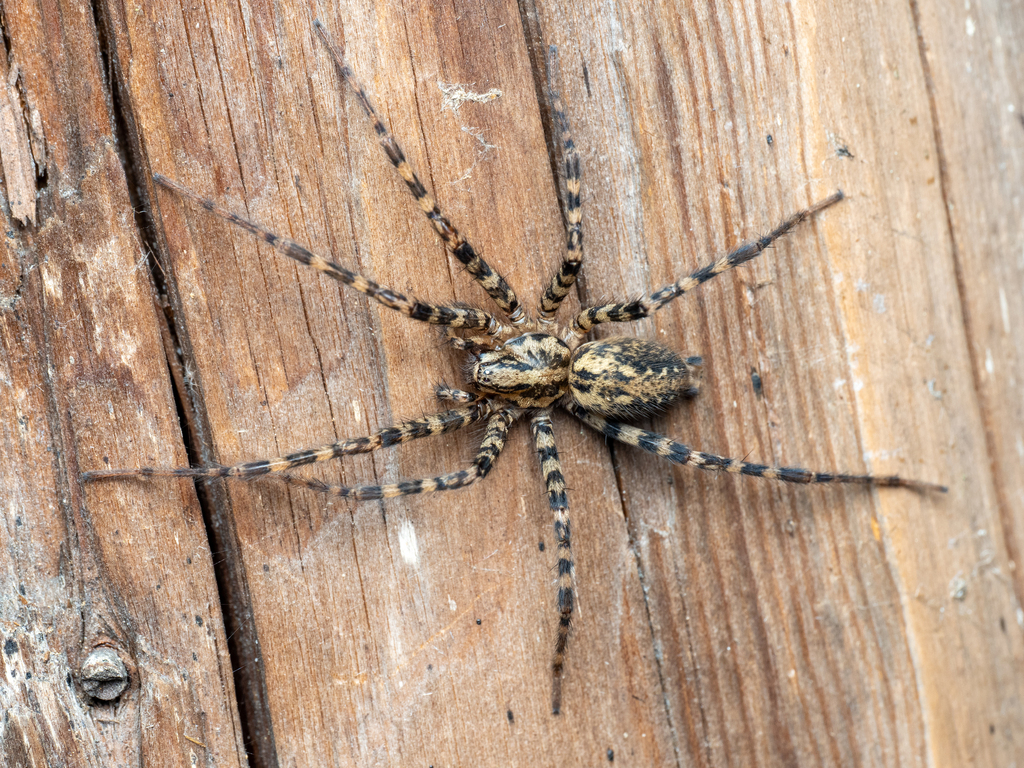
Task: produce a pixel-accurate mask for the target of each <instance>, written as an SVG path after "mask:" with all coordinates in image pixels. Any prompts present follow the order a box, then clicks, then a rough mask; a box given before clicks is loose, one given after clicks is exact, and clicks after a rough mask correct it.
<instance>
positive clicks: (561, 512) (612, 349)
mask: <svg viewBox="0 0 1024 768" xmlns="http://www.w3.org/2000/svg"><path fill="white" fill-rule="evenodd" d="M313 26H314V28H315V29H316V31H317V33H318V34H319V35H320V37H321V38H322V40H323V43H324V45H325V46H326V48H327V50H328V52H329V53H330V56H331V58H332V59H333V62H334V64H335V66H336V68H337V70H338V72H339V73H340V75H341V77H342V79H344V80H345V82H346V83H348V85H349V87H350V88H351V89H352V91H353V92H354V94H355V97H356V99H357V100H358V101H359V104H360V106H361V107H362V109H363V111H364V112H365V113H366V115H367V117H368V118H369V119H370V121H371V122H372V124H373V130H374V131H375V133H376V134H377V138H378V139H379V141H380V144H381V146H382V147H383V149H384V153H385V154H386V155H387V158H388V160H390V161H391V163H392V165H394V167H395V168H396V169H397V171H398V173H399V174H400V175H401V177H402V179H403V180H404V181H405V183H406V185H407V186H408V187H409V191H410V192H411V193H412V196H413V197H414V198H415V200H416V202H417V203H419V206H420V208H421V209H422V210H423V213H424V214H426V217H427V219H428V220H429V221H430V223H431V225H432V226H433V228H434V230H435V232H437V234H438V235H439V236H440V237H441V239H442V240H443V241H444V243H445V245H446V246H447V247H448V249H449V250H451V252H452V254H453V255H454V256H455V258H457V259H458V260H459V261H460V262H462V264H463V265H464V266H465V267H466V269H467V271H468V272H469V274H470V275H471V276H472V277H473V279H474V280H476V281H477V282H478V283H479V284H480V285H481V287H482V288H483V289H484V290H485V291H486V292H487V295H488V296H489V297H490V298H491V300H492V301H493V302H494V304H495V305H496V307H497V308H498V310H499V313H497V314H495V313H493V312H490V311H486V310H483V309H477V308H471V307H465V306H461V305H445V304H431V303H427V302H422V301H418V300H416V299H412V298H409V297H407V296H405V295H403V294H401V293H399V292H397V291H394V290H392V289H390V288H386V287H384V286H382V285H380V284H378V283H376V282H374V281H373V280H370V279H369V278H366V277H364V276H362V275H359V274H356V273H355V272H352V271H350V270H348V269H346V268H345V267H343V266H341V265H339V264H335V263H333V262H331V261H328V260H327V259H324V258H323V257H321V256H317V255H316V254H314V253H312V252H311V251H309V250H307V249H306V248H304V247H303V246H301V245H299V244H298V243H296V242H293V241H292V240H289V239H287V238H284V237H281V236H279V235H276V234H274V233H273V232H271V231H269V230H268V229H266V228H265V227H263V226H261V225H259V224H256V223H254V222H252V221H249V220H247V219H244V218H242V217H241V216H238V215H236V214H234V213H231V212H230V211H227V210H225V209H223V208H221V207H219V206H218V205H216V204H215V203H214V202H213V201H212V200H208V199H205V198H202V197H200V196H199V195H197V194H196V193H194V192H192V191H190V190H188V189H187V188H185V187H184V186H182V185H181V184H179V183H177V182H175V181H172V180H170V179H168V178H166V177H165V176H162V175H159V174H156V175H154V177H153V180H154V181H155V182H156V183H157V184H158V185H159V186H161V187H164V188H165V189H168V190H171V191H173V192H175V193H177V194H178V195H180V196H182V197H184V198H187V199H190V200H192V201H194V202H195V203H196V204H198V205H200V206H202V207H203V208H205V209H206V210H207V211H209V212H211V213H213V214H215V215H216V216H219V217H221V218H222V219H225V220H226V221H228V222H231V223H232V224H234V225H236V226H239V227H241V228H242V229H245V230H247V231H248V232H251V233H252V234H253V235H255V236H256V237H259V238H260V239H262V240H263V241H265V242H266V243H268V244H269V245H271V246H273V247H274V248H275V249H277V250H278V251H280V252H281V253H282V254H284V255H285V256H288V257H290V258H292V259H295V260H296V261H298V262H300V263H301V264H305V265H307V266H310V267H312V268H313V269H317V270H319V271H321V272H323V273H325V274H326V275H327V276H329V277H332V278H334V279H336V280H339V281H341V282H342V283H344V284H345V285H348V286H350V287H352V288H354V289H355V290H357V291H359V292H360V293H363V294H365V295H366V296H369V297H370V298H372V299H374V300H375V301H377V302H379V303H380V304H382V305H384V306H385V307H387V308H388V309H393V310H395V311H396V312H400V313H402V314H403V315H406V316H407V317H411V318H412V319H414V320H419V321H421V322H425V323H430V324H433V325H438V326H441V327H442V328H443V329H444V338H445V341H446V343H448V344H450V345H451V346H452V347H454V348H455V349H456V350H460V351H462V352H465V353H467V354H468V355H469V358H470V362H471V368H470V369H469V370H470V371H471V372H470V384H469V389H466V390H462V389H454V388H451V387H448V386H445V385H439V386H438V387H437V388H436V394H437V397H438V398H439V399H440V400H442V401H448V402H451V403H454V404H455V405H456V407H454V408H452V409H450V410H447V411H443V412H441V413H437V414H434V415H432V416H427V417H426V418H422V419H413V420H410V421H403V422H400V423H398V424H395V425H392V426H389V427H384V428H383V429H380V430H378V431H377V432H375V433H374V434H372V435H369V436H367V437H354V438H348V439H344V440H338V441H336V442H333V443H330V444H327V445H322V446H318V447H315V448H308V449H306V450H302V451H298V452H296V453H290V454H288V455H285V456H279V457H277V458H271V459H260V460H257V461H249V462H245V463H242V464H236V465H234V466H230V467H228V466H205V467H190V468H180V469H159V468H153V467H143V468H139V469H104V470H95V471H91V472H85V473H84V474H83V479H84V480H98V479H101V478H123V477H132V476H142V477H152V476H158V475H160V476H173V477H192V478H216V477H221V478H235V479H240V480H253V479H256V478H274V479H277V480H279V481H281V482H284V483H288V484H290V485H294V486H299V487H303V488H309V489H312V490H314V491H318V492H320V493H323V494H326V495H329V496H337V497H344V498H350V499H356V500H366V499H386V498H393V497H396V496H406V495H409V494H416V493H430V492H433V491H448V490H453V489H455V488H463V487H465V486H468V485H470V484H471V483H473V482H475V481H476V480H478V479H480V478H482V477H484V476H486V475H487V473H488V472H489V471H490V470H491V467H492V466H493V465H494V462H495V461H496V460H497V458H498V456H499V454H500V453H501V451H502V448H503V447H504V446H505V441H506V438H507V436H508V433H509V429H510V427H511V426H512V424H513V422H515V421H517V420H519V419H529V421H530V427H531V430H532V433H533V440H534V445H535V447H536V450H537V454H538V456H539V459H540V465H541V471H542V473H543V475H544V483H545V486H546V490H547V496H548V503H549V505H550V507H551V511H552V513H553V515H554V532H555V539H556V542H557V574H558V575H557V587H558V597H557V605H558V629H557V632H556V639H555V653H554V657H553V660H552V663H551V673H552V698H551V705H552V712H553V713H554V714H558V713H559V712H560V711H561V705H562V693H561V689H562V676H563V671H564V667H565V659H566V648H567V645H568V641H569V633H570V627H571V623H572V615H573V604H574V590H575V573H574V566H573V560H572V550H571V533H570V526H569V502H568V498H567V494H566V483H565V477H564V476H563V474H562V467H561V462H560V460H559V456H558V449H557V448H556V446H555V436H554V432H553V431H552V426H551V412H552V409H554V408H562V409H563V410H565V411H568V412H569V413H570V414H572V415H573V416H575V417H576V418H578V419H579V420H580V421H582V422H583V423H584V424H586V425H587V426H589V427H592V428H593V429H595V430H597V431H598V432H601V433H602V434H603V435H605V436H606V437H608V438H611V439H612V440H617V441H619V442H622V443H625V444H627V445H631V446H635V447H637V448H640V449H641V450H644V451H647V452H649V453H652V454H654V455H655V456H659V457H661V458H663V459H667V460H668V461H670V462H673V463H675V464H686V465H689V466H692V467H697V468H698V469H702V470H709V471H725V472H729V473H732V474H737V475H750V476H753V477H764V478H768V479H770V480H780V481H783V482H788V483H805V484H807V483H857V484H862V485H876V486H890V487H891V486H897V487H904V488H914V489H918V490H937V491H945V490H946V488H945V487H944V486H940V485H936V484H932V483H926V482H921V481H916V480H907V479H903V478H900V477H897V476H887V477H881V476H873V475H854V474H841V473H836V472H812V471H810V470H806V469H799V468H796V467H778V466H769V465H766V464H756V463H751V462H747V461H741V460H739V459H730V458H725V457H722V456H716V455H714V454H710V453H703V452H700V451H696V450H694V449H692V448H690V447H688V446H686V445H683V444H682V443H680V442H677V441H675V440H672V439H670V438H668V437H665V436H663V435H660V434H657V433H654V432H650V431H647V430H645V429H640V428H638V427H635V426H630V425H629V424H626V423H625V422H626V421H632V420H636V419H638V418H642V417H646V416H650V415H653V414H655V413H657V412H659V411H662V410H664V409H665V408H667V407H668V406H670V405H671V404H672V403H673V402H674V401H675V400H676V399H678V398H679V397H683V396H687V397H692V396H694V395H696V394H697V392H698V390H699V387H700V381H701V373H702V368H703V366H702V361H701V359H700V358H699V357H688V358H685V359H684V358H683V357H681V356H680V355H679V354H677V353H676V352H674V351H672V350H671V349H669V348H668V347H666V346H664V345H662V344H659V343H657V342H653V341H646V340H644V339H638V338H631V337H625V336H622V337H612V338H605V339H601V340H598V341H589V342H586V343H583V338H584V337H585V336H586V335H587V334H588V333H589V332H590V331H591V330H592V329H593V328H594V326H596V325H598V324H601V323H618V322H628V321H631V320H638V319H640V318H644V317H648V316H649V315H651V314H653V313H654V312H656V311H657V310H659V309H661V308H662V307H664V306H665V305H666V304H668V303H669V302H670V301H672V300H673V299H675V298H677V297H679V296H682V295H683V294H684V293H688V292H690V291H692V290H693V289H695V288H697V287H698V286H699V285H701V284H702V283H705V282H707V281H708V280H710V279H711V278H713V277H716V276H718V275H721V274H723V273H724V272H728V271H729V270H731V269H734V268H736V267H738V266H740V265H741V264H744V263H746V262H748V261H750V260H751V259H753V258H755V257H757V256H759V255H760V254H761V253H762V252H764V250H765V249H766V248H768V247H769V246H770V245H771V244H772V243H773V242H774V241H775V240H777V239H779V238H780V237H782V236H784V235H785V234H787V233H788V232H790V231H791V230H792V229H793V228H794V227H796V226H797V225H798V224H800V223H801V222H803V221H804V220H806V219H808V218H810V217H812V216H815V215H816V214H818V213H820V212H822V211H824V210H825V209H827V208H829V207H830V206H832V205H835V204H836V203H838V202H839V201H840V200H842V199H843V193H842V191H837V192H835V193H834V194H832V195H830V196H829V197H826V198H825V199H823V200H821V201H819V202H817V203H815V204H813V205H811V206H810V207H808V208H806V209H804V210H802V211H799V212H798V213H795V214H793V215H792V216H790V217H789V218H787V219H786V220H785V221H783V222H782V223H781V224H779V225H778V226H777V227H776V228H775V229H773V230H772V231H771V232H769V233H768V234H767V235H764V236H762V237H760V238H758V239H756V240H753V241H751V242H748V243H745V244H744V245H741V246H740V247H739V248H737V249H735V250H734V251H732V252H731V253H729V254H728V255H726V256H723V257H721V258H719V259H717V260H716V261H713V262H711V263H710V264H707V265H706V266H704V267H701V268H700V269H698V270H697V271H696V272H693V273H692V274H690V275H688V276H686V277H684V278H682V279H681V280H679V281H677V282H675V283H672V284H671V285H668V286H665V287H664V288H662V289H660V290H658V291H655V292H654V293H652V294H650V295H647V296H643V297H641V298H639V299H635V300H632V301H625V302H616V303H610V304H601V305H598V306H592V307H587V308H585V309H582V310H581V311H580V312H578V313H577V314H576V316H575V317H574V318H573V319H572V321H571V323H570V324H568V325H565V326H560V325H557V324H556V323H555V321H554V316H555V314H556V312H557V311H558V309H559V307H560V305H561V303H562V300H563V299H564V298H565V297H566V296H567V295H568V293H569V291H570V290H571V289H572V286H573V284H574V283H575V282H576V276H577V274H578V273H579V271H580V267H581V266H582V263H583V217H582V206H581V199H580V190H581V184H580V156H579V152H578V150H577V148H576V145H575V144H574V142H573V138H572V133H571V131H570V125H569V118H568V116H567V114H566V110H565V107H564V105H563V103H562V100H561V98H560V96H559V95H558V92H557V90H556V87H555V86H556V84H557V82H558V72H557V51H556V49H555V47H554V46H552V47H551V48H550V52H549V56H548V97H549V100H550V105H551V112H552V117H553V122H554V129H555V131H556V132H557V134H558V141H559V143H560V145H561V153H560V154H561V169H562V175H563V178H562V182H563V184H564V193H563V206H564V217H565V224H566V250H565V254H564V257H563V260H562V263H561V265H560V266H559V268H558V271H557V272H556V273H555V275H554V277H553V278H552V279H551V282H550V284H549V285H548V287H547V288H546V290H545V291H544V293H543V295H542V296H541V298H540V306H539V312H538V315H537V317H536V318H533V317H531V316H530V314H529V313H528V312H527V310H526V309H524V307H523V305H522V304H521V303H520V301H519V298H518V297H517V296H516V293H515V291H514V290H513V289H512V288H511V287H510V286H509V284H508V283H507V282H506V280H505V278H504V277H502V276H501V274H499V273H498V272H497V271H495V270H494V269H493V268H492V267H491V266H490V265H488V264H487V262H486V261H484V260H483V259H482V258H481V257H480V256H479V255H478V254H477V253H476V251H475V250H474V249H473V246H472V245H470V244H469V242H468V241H467V240H466V239H465V238H464V237H463V236H462V235H461V234H459V231H458V230H457V229H456V228H455V227H454V226H453V225H452V223H451V222H450V221H449V220H448V219H447V218H446V217H445V216H444V215H443V214H442V213H441V210H440V208H439V207H438V205H437V203H436V202H435V201H434V198H433V197H432V196H431V194H430V193H429V192H428V191H427V189H426V188H425V187H424V186H423V183H422V182H421V181H420V179H419V178H418V177H417V175H416V173H415V172H414V171H413V169H412V167H411V166H410V164H409V162H408V160H406V157H405V154H404V153H403V152H402V149H401V148H400V147H399V145H398V142H397V141H396V140H395V138H394V137H393V136H392V135H391V133H390V131H389V130H388V129H387V127H386V126H385V125H384V123H383V121H382V120H381V118H380V115H379V114H378V113H377V111H376V110H375V109H374V107H373V105H372V104H371V103H370V100H369V98H368V97H367V95H366V92H365V91H364V90H363V88H362V86H361V85H360V84H359V81H358V80H357V79H356V77H355V75H354V74H353V73H352V70H351V69H350V68H349V67H348V65H347V64H346V62H345V59H344V54H343V52H342V50H341V49H340V48H339V47H338V46H337V45H336V44H335V43H334V41H333V40H332V39H331V37H330V36H329V35H328V34H327V32H326V30H325V29H324V27H323V25H322V24H321V23H320V22H319V21H318V20H317V21H314V22H313ZM465 331H470V332H475V333H474V334H473V335H464V334H463V333H462V332H465ZM480 422H483V423H484V424H485V425H486V428H485V433H484V438H483V441H482V443H481V444H480V448H479V449H478V451H477V454H476V458H475V459H474V460H473V463H472V465H470V466H469V467H468V468H466V469H462V470H459V471H457V472H449V473H447V474H442V475H438V476H436V477H431V478H424V479H415V480H401V481H399V482H397V483H388V484H385V485H356V486H340V485H330V484H327V483H324V482H322V481H320V480H317V479H311V478H307V477H303V476H300V475H296V474H294V473H292V471H291V470H294V469H296V468H298V467H301V466H304V465H307V464H313V463H315V462H321V461H328V460H331V459H336V458H338V457H340V456H348V455H351V454H357V453H369V452H371V451H375V450H377V449H379V448H388V447H391V446H394V445H398V444H399V443H404V442H407V441H409V440H415V439H418V438H422V437H429V436H431V435H439V434H443V433H447V432H454V431H455V430H458V429H462V428H464V427H467V426H469V425H471V424H477V423H480Z"/></svg>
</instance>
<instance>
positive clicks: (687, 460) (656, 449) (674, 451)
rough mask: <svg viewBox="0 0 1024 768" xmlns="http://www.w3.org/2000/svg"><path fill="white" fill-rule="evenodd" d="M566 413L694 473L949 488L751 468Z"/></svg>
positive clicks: (572, 408) (579, 412)
mask: <svg viewBox="0 0 1024 768" xmlns="http://www.w3.org/2000/svg"><path fill="white" fill-rule="evenodd" d="M566 409H567V410H568V411H569V412H570V413H571V414H573V415H574V416H575V417H576V418H578V419H579V420H580V421H582V422H583V423H584V424H586V425H587V426H589V427H592V428H593V429H596V430H597V431H598V432H600V433H602V434H603V435H605V436H606V437H610V438H612V439H613V440H618V441H619V442H620V443H625V444H626V445H633V446H636V447H637V448H640V449H641V450H644V451H647V452H648V453H653V454H654V455H655V456H660V457H661V458H663V459H667V460H668V461H671V462H672V463H673V464H686V465H688V466H691V467H696V468H697V469H703V470H705V471H711V472H728V473H730V474H734V475H749V476H752V477H764V478H767V479H768V480H781V481H782V482H784V483H800V484H803V485H808V484H825V483H850V484H855V485H874V486H879V487H888V488H911V489H914V490H917V491H938V492H940V493H945V492H946V491H947V490H948V488H947V487H946V486H944V485H939V484H937V483H928V482H924V481H922V480H908V479H906V478H903V477H899V476H897V475H851V474H846V473H842V472H814V471H812V470H809V469H802V468H800V467H775V466H770V465H767V464H754V463H751V462H747V461H742V460H740V459H730V458H726V457H725V456H717V455H715V454H713V453H702V452H701V451H695V450H693V449H692V448H690V447H689V446H687V445H683V444H682V443H680V442H677V441H675V440H672V439H671V438H668V437H665V436H664V435H659V434H657V433H656V432H648V431H647V430H646V429H640V428H639V427H633V426H630V425H629V424H620V423H618V422H615V421H609V420H608V419H605V418H603V417H602V416H598V415H596V414H593V413H588V412H587V411H585V410H583V409H582V408H580V407H579V406H578V405H576V404H575V403H570V404H568V405H567V406H566Z"/></svg>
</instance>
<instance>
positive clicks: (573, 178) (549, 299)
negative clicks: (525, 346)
mask: <svg viewBox="0 0 1024 768" xmlns="http://www.w3.org/2000/svg"><path fill="white" fill-rule="evenodd" d="M558 80H559V73H558V49H557V48H556V47H555V46H553V45H552V46H551V48H550V49H549V55H548V98H549V100H550V101H551V114H552V116H553V117H554V122H555V126H556V127H557V128H558V133H559V139H560V140H561V142H562V163H563V165H562V173H563V176H564V179H565V198H564V205H565V224H566V245H565V251H566V254H565V258H564V259H563V260H562V263H561V265H560V266H559V267H558V271H557V272H556V273H555V276H554V277H552V278H551V284H550V285H549V286H548V287H547V290H545V291H544V295H543V296H542V297H541V300H540V320H541V322H549V321H550V320H551V317H552V316H553V315H554V314H555V313H556V312H557V311H558V308H559V306H561V304H562V299H564V298H565V297H566V296H567V295H568V294H569V290H570V289H571V288H572V286H573V284H574V283H575V282H576V275H577V273H579V271H580V267H581V266H582V265H583V208H582V204H581V202H580V188H581V185H580V153H579V150H577V149H576V144H575V142H574V141H573V140H572V131H571V130H570V127H569V116H568V115H567V114H566V112H565V105H564V104H563V103H562V97H561V96H559V95H558V92H557V91H556V90H555V86H556V85H557V83H558Z"/></svg>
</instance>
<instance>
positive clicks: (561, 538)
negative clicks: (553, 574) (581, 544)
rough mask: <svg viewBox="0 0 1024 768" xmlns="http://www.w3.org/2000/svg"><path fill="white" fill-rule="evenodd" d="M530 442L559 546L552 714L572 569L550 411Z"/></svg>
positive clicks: (536, 421) (568, 619)
mask: <svg viewBox="0 0 1024 768" xmlns="http://www.w3.org/2000/svg"><path fill="white" fill-rule="evenodd" d="M530 427H531V429H532V430H533V441H534V444H535V445H536V447H537V456H538V457H539V458H540V469H541V472H543V473H544V485H545V486H546V487H547V492H548V503H549V504H550V505H551V511H552V512H553V513H554V516H555V541H556V542H557V545H558V635H557V637H556V639H555V657H554V659H553V660H552V662H551V677H552V680H551V712H552V714H555V715H557V714H558V713H559V712H561V710H562V672H563V670H564V669H565V649H566V646H567V645H568V644H569V631H570V629H571V628H572V610H573V598H574V591H573V589H574V581H575V569H574V567H573V564H572V539H571V533H570V529H569V501H568V498H567V497H566V494H565V476H564V475H562V465H561V463H560V462H559V461H558V449H557V448H556V447H555V434H554V432H553V431H552V429H551V411H550V410H544V411H541V412H540V413H538V414H537V415H536V416H534V417H533V419H532V421H531V422H530Z"/></svg>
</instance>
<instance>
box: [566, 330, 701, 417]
mask: <svg viewBox="0 0 1024 768" xmlns="http://www.w3.org/2000/svg"><path fill="white" fill-rule="evenodd" d="M703 367H704V365H703V361H702V360H701V359H700V358H699V357H689V358H687V359H685V360H684V359H683V358H681V357H680V356H679V355H677V354H676V353H675V352H673V351H672V350H671V349H669V348H668V347H666V346H664V345H662V344H658V343H657V342H655V341H645V340H644V339H634V338H630V337H627V336H617V337H613V338H610V339H602V340H600V341H591V342H589V343H587V344H583V345H582V346H580V347H578V348H577V349H576V350H575V351H574V352H573V356H572V363H571V365H570V368H569V394H570V396H571V397H572V399H573V400H575V401H576V403H577V404H578V405H579V406H580V407H582V408H584V409H586V410H588V411H590V412H591V413H596V414H597V415H599V416H604V417H606V418H610V419H621V420H624V421H630V420H634V419H638V418H643V417H645V416H651V415H653V414H654V413H656V412H658V411H662V410H664V409H665V408H667V407H668V406H670V405H671V404H672V403H673V402H674V401H675V400H676V398H678V397H680V396H682V397H693V396H694V395H696V394H697V391H698V389H699V388H700V379H701V372H702V370H703Z"/></svg>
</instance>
